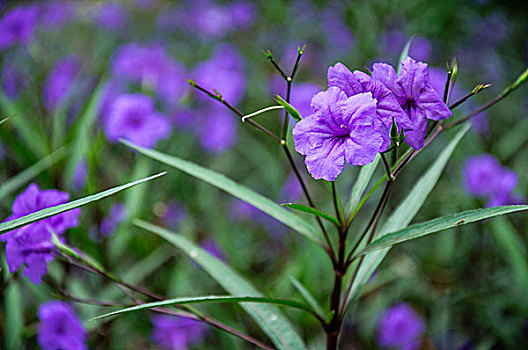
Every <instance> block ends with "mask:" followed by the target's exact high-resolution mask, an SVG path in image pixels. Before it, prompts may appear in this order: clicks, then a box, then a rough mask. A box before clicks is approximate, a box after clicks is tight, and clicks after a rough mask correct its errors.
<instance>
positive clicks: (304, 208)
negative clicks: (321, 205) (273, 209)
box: [281, 203, 341, 226]
mask: <svg viewBox="0 0 528 350" xmlns="http://www.w3.org/2000/svg"><path fill="white" fill-rule="evenodd" d="M281 205H282V206H283V207H286V208H291V209H295V210H298V211H300V212H303V213H307V214H311V215H314V216H319V217H320V218H323V219H325V220H328V221H330V222H331V223H333V224H334V225H337V226H341V224H340V223H339V220H337V218H335V217H333V216H332V215H330V214H327V213H325V212H324V211H321V210H318V209H314V208H312V207H308V206H306V205H302V204H295V203H283V204H281Z"/></svg>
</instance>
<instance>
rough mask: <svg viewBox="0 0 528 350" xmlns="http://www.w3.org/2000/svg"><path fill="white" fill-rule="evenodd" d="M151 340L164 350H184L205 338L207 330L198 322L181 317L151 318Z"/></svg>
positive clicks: (162, 316) (159, 316)
mask: <svg viewBox="0 0 528 350" xmlns="http://www.w3.org/2000/svg"><path fill="white" fill-rule="evenodd" d="M152 324H153V325H154V329H153V330H152V340H153V341H154V342H155V343H156V344H157V345H158V346H160V347H162V348H163V349H166V350H185V349H188V348H189V347H190V346H192V345H195V344H198V343H199V342H200V341H202V340H203V339H204V337H205V334H206V332H207V328H206V327H205V326H204V325H203V324H202V323H200V322H198V321H195V320H191V319H188V318H182V317H171V316H165V315H156V316H153V317H152Z"/></svg>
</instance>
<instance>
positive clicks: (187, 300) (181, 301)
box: [90, 295, 313, 321]
mask: <svg viewBox="0 0 528 350" xmlns="http://www.w3.org/2000/svg"><path fill="white" fill-rule="evenodd" d="M205 303H263V304H274V305H280V306H289V307H291V308H294V309H299V310H303V311H306V312H309V313H313V310H311V309H310V308H309V307H307V306H306V305H304V304H301V303H298V302H296V301H293V300H285V299H272V298H264V297H246V296H232V295H208V296H200V297H184V298H174V299H167V300H163V301H156V302H152V303H145V304H141V305H136V306H131V307H127V308H124V309H121V310H117V311H113V312H109V313H107V314H104V315H100V316H97V317H94V318H92V319H91V320H90V321H95V320H99V319H102V318H106V317H110V316H116V315H121V314H125V313H128V312H134V311H140V310H148V309H153V308H156V307H163V306H172V305H185V304H205Z"/></svg>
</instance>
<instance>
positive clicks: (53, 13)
mask: <svg viewBox="0 0 528 350" xmlns="http://www.w3.org/2000/svg"><path fill="white" fill-rule="evenodd" d="M75 10H76V4H75V2H74V1H48V2H46V4H43V5H42V13H41V16H40V22H41V23H42V25H43V26H44V27H46V28H49V29H60V28H62V27H63V26H64V25H65V24H66V23H68V22H69V21H71V20H72V19H73V18H74V17H75Z"/></svg>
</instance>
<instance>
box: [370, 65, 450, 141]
mask: <svg viewBox="0 0 528 350" xmlns="http://www.w3.org/2000/svg"><path fill="white" fill-rule="evenodd" d="M427 68H428V67H427V64H426V63H423V62H416V61H415V60H413V59H412V58H411V57H407V58H406V59H405V60H404V61H403V62H402V69H401V72H400V75H399V76H398V75H397V74H396V71H395V70H394V68H393V67H392V66H390V65H388V64H385V63H376V64H374V66H373V69H372V77H373V78H374V79H376V80H378V81H380V82H382V83H383V84H384V85H385V86H386V87H387V88H388V89H389V90H391V91H392V93H393V94H394V96H395V97H396V99H397V100H398V102H399V103H400V106H401V107H402V109H403V110H404V111H405V112H406V113H407V114H408V116H409V119H410V120H411V123H412V126H413V129H412V130H411V131H408V132H406V135H407V138H406V139H405V141H406V142H407V143H408V144H409V145H410V146H412V147H413V148H414V149H420V148H422V147H423V145H424V140H425V133H426V129H427V119H432V120H437V121H438V120H442V119H446V118H449V117H450V116H451V115H452V114H453V113H452V112H451V110H450V109H449V108H448V107H447V105H446V104H445V103H444V102H443V101H442V99H441V97H440V96H438V94H437V93H436V91H435V90H434V88H433V87H432V86H431V84H430V81H429V72H428V69H427Z"/></svg>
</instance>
